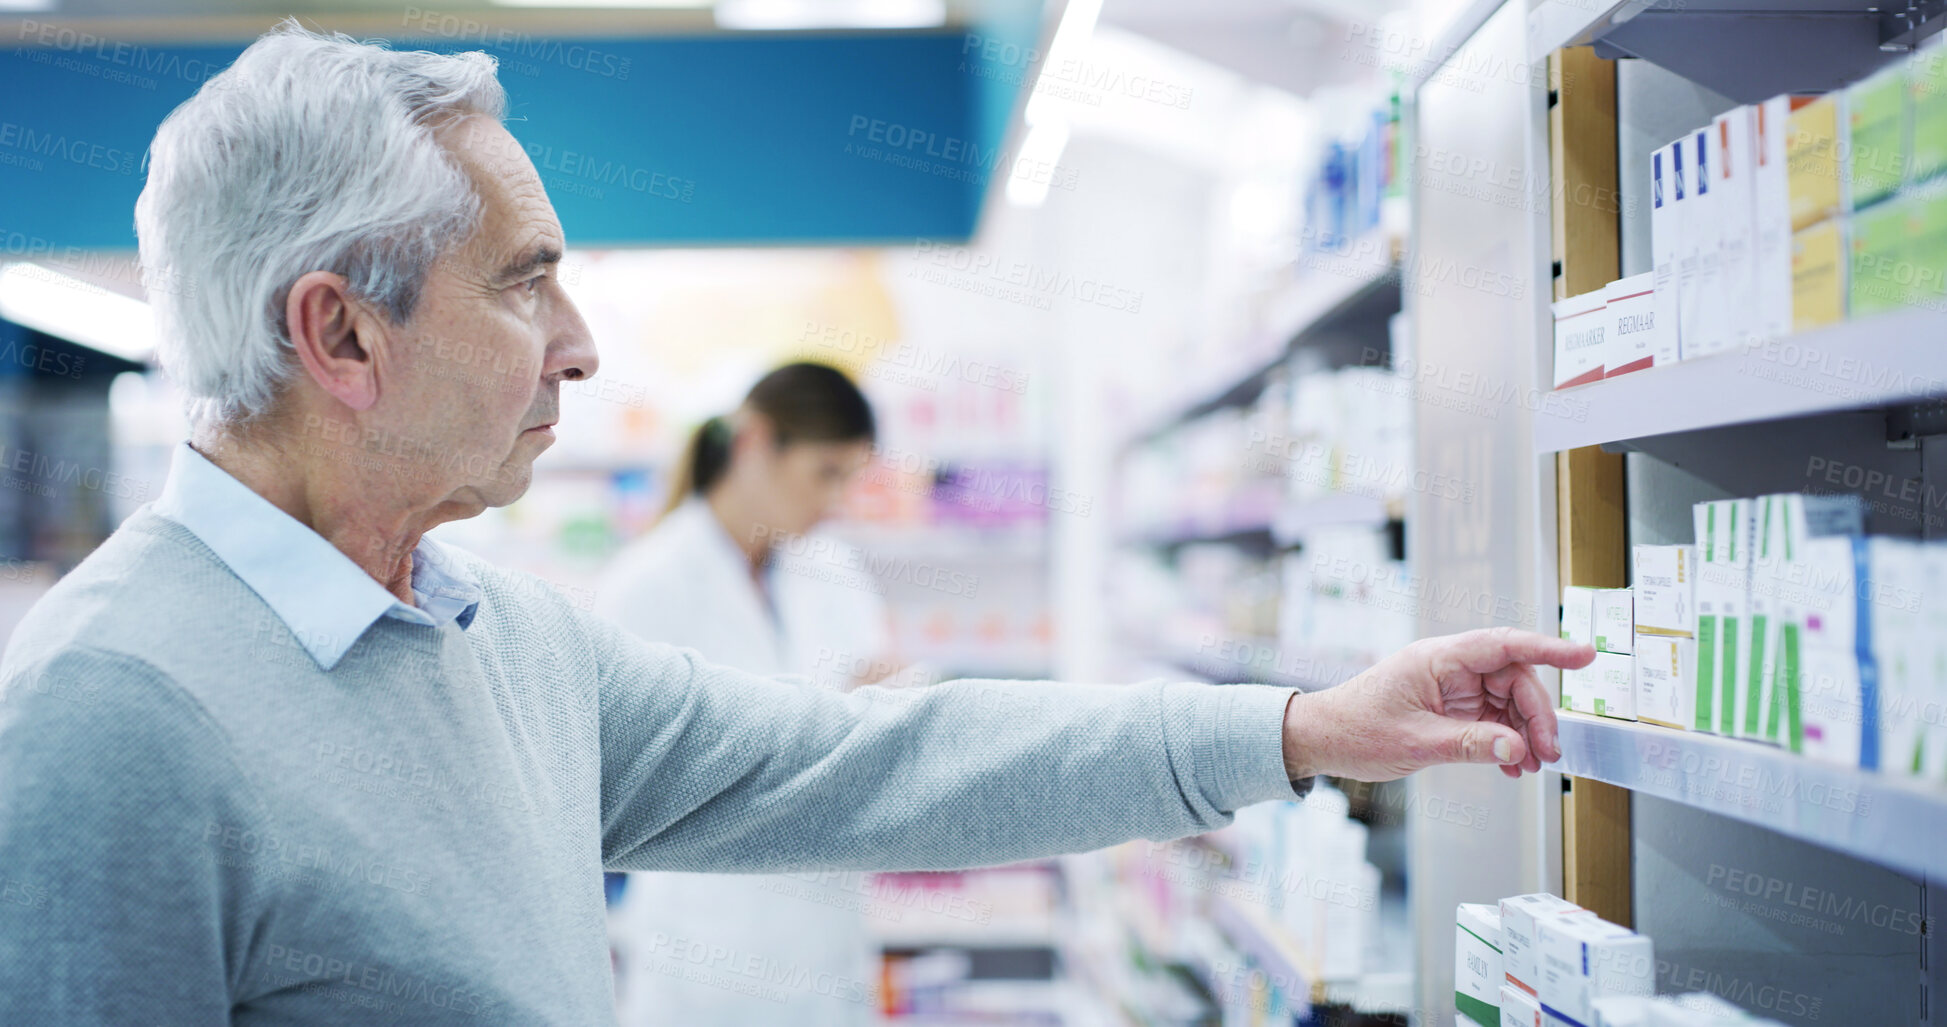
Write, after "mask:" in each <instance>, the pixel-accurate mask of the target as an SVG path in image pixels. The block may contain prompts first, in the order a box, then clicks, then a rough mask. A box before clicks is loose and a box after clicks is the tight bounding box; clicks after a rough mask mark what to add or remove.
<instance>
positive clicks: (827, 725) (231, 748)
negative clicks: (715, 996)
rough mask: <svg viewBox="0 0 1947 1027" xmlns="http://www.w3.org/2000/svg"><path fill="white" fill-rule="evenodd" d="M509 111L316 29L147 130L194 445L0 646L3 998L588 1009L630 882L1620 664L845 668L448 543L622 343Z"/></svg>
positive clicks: (1169, 831)
mask: <svg viewBox="0 0 1947 1027" xmlns="http://www.w3.org/2000/svg"><path fill="white" fill-rule="evenodd" d="M502 104H503V97H502V93H501V90H500V88H499V86H498V85H497V83H496V81H495V78H494V64H493V62H492V60H491V59H490V58H488V57H486V56H485V55H482V54H461V55H457V56H439V55H434V54H429V53H398V52H392V51H389V50H386V49H383V48H380V47H374V46H366V45H360V44H357V43H355V42H353V41H351V40H349V39H345V38H342V37H337V38H328V37H321V36H316V35H312V34H309V33H306V32H304V31H302V30H301V29H298V28H296V27H295V26H292V25H287V26H285V27H282V28H280V29H279V30H277V31H274V32H272V33H271V34H269V35H267V36H265V37H264V38H263V39H260V40H259V41H257V42H256V43H255V44H254V45H252V46H251V47H250V48H249V49H248V50H246V51H245V52H244V54H243V55H242V56H241V57H240V58H238V60H237V62H236V64H235V65H233V66H232V67H231V68H230V69H229V70H227V71H225V72H224V73H223V74H221V75H218V76H216V77H215V78H213V79H211V80H210V81H209V82H208V83H207V84H206V85H205V86H204V87H203V88H202V89H201V90H200V91H199V92H198V93H197V94H196V95H195V96H194V97H193V98H191V99H190V100H189V101H188V102H186V103H184V104H183V105H182V106H181V107H180V108H178V109H177V110H176V111H175V112H174V113H173V114H171V115H170V116H169V118H168V119H167V120H166V121H165V122H164V123H163V124H162V126H161V128H160V130H159V131H158V132H157V134H156V139H155V144H154V149H153V153H152V162H151V165H150V169H149V178H148V183H147V187H146V188H145V189H144V191H143V193H142V197H141V200H140V201H139V202H138V204H137V206H136V219H137V226H138V229H139V234H140V239H141V255H142V260H143V263H144V266H145V268H147V269H148V270H149V271H150V272H151V273H152V274H153V275H155V280H168V281H191V282H193V283H194V288H193V289H183V290H159V291H158V292H157V294H156V295H155V296H154V304H155V309H156V313H157V316H158V318H159V320H160V327H161V332H162V338H163V340H164V345H163V349H162V360H163V365H164V367H165V369H166V370H167V371H168V373H169V374H170V375H171V376H172V377H173V378H174V380H175V381H176V382H177V384H178V385H179V386H180V387H181V388H182V389H183V390H184V391H185V392H186V393H187V394H188V395H189V396H190V397H191V401H192V404H193V410H192V413H193V415H194V417H193V420H194V425H195V427H194V433H193V437H192V438H191V440H190V441H189V442H188V443H185V444H183V445H182V446H180V447H178V449H177V450H176V452H175V457H174V463H173V466H172V467H171V469H170V473H169V478H168V481H167V483H166V485H165V486H164V488H163V490H162V493H161V495H160V497H159V498H158V499H157V500H156V501H155V502H153V503H151V504H149V505H147V506H145V507H144V508H142V509H140V510H138V511H137V512H136V513H135V514H134V515H133V516H131V517H130V518H129V519H128V521H127V522H126V523H125V524H123V525H122V526H121V528H120V529H119V530H117V531H116V532H115V533H114V535H113V536H112V537H110V538H109V539H108V540H107V541H106V542H105V543H103V545H102V546H101V548H100V549H98V550H97V551H96V552H95V553H94V554H93V555H92V556H90V557H89V558H88V559H87V560H86V561H84V562H83V563H82V564H81V565H80V566H79V567H77V568H76V569H75V570H74V572H73V573H71V574H69V575H68V576H67V577H66V578H65V579H63V580H62V581H61V582H60V583H59V584H58V585H57V586H55V588H54V589H53V590H52V591H51V592H50V593H49V594H48V595H47V596H46V597H45V598H44V599H43V600H42V601H41V602H40V603H39V604H38V605H37V606H36V607H35V609H34V610H33V611H32V612H31V613H30V614H29V615H28V617H27V619H26V620H25V621H24V622H23V623H22V624H21V626H20V628H19V630H18V632H17V633H16V634H15V636H14V640H13V643H12V645H11V646H10V647H9V649H8V650H7V653H6V657H5V661H4V664H0V689H3V690H4V691H3V692H0V696H3V698H0V876H4V878H5V883H6V887H7V889H8V893H9V896H10V901H8V902H6V903H0V1023H7V1024H56V1023H58V1024H70V1025H71V1024H168V1025H171V1027H186V1025H194V1024H217V1023H224V1022H233V1023H248V1024H260V1023H261V1024H270V1023H304V1024H340V1023H343V1024H354V1023H376V1022H387V1023H423V1024H446V1023H456V1024H457V1023H478V1022H497V1023H512V1024H543V1023H546V1024H577V1025H580V1024H590V1023H598V1022H603V1021H606V1020H609V1019H610V1018H611V1015H612V1014H611V1012H610V983H609V972H608V961H607V953H606V950H605V937H604V933H603V930H602V922H603V902H602V892H601V883H600V875H599V874H598V873H597V872H596V871H597V870H598V868H601V867H611V868H616V869H685V870H707V871H763V870H779V869H789V868H809V867H831V868H945V867H963V866H969V865H976V864H986V863H998V862H1004V861H1010V860H1019V859H1025V858H1029V857H1035V856H1045V855H1048V854H1052V853H1059V852H1068V851H1078V850H1085V849H1092V848H1095V847H1098V846H1103V845H1108V844H1111V843H1114V842H1119V841H1123V840H1126V839H1130V838H1136V837H1145V838H1154V839H1165V838H1174V837H1178V836H1182V835H1186V834H1190V833H1193V832H1198V831H1207V830H1210V829H1212V828H1215V827H1219V826H1222V825H1224V824H1226V823H1228V822H1229V821H1230V820H1231V817H1232V815H1233V813H1234V811H1236V810H1237V809H1238V808H1240V807H1242V806H1245V805H1248V804H1250V803H1255V802H1263V801H1267V800H1274V799H1290V798H1293V797H1294V796H1296V795H1298V794H1300V792H1301V791H1302V788H1303V786H1304V784H1305V782H1306V781H1307V779H1309V778H1310V777H1311V776H1313V775H1316V774H1335V775H1344V776H1349V777H1355V778H1361V779H1368V780H1377V779H1385V778H1391V777H1396V776H1399V775H1403V774H1407V773H1411V772H1412V771H1414V770H1416V769H1418V768H1420V767H1423V766H1427V765H1430V764H1433V763H1437V762H1446V761H1465V762H1476V763H1491V764H1499V765H1500V766H1501V769H1502V771H1503V772H1504V773H1507V774H1510V775H1514V776H1518V775H1519V774H1520V773H1521V772H1522V771H1523V770H1524V769H1525V770H1528V771H1533V770H1537V769H1539V766H1540V764H1539V760H1542V759H1553V758H1556V757H1557V756H1558V755H1559V753H1558V751H1557V743H1556V734H1555V720H1554V716H1553V714H1552V713H1551V712H1550V709H1549V701H1548V696H1547V693H1546V692H1545V691H1544V690H1543V688H1542V686H1541V684H1540V683H1539V682H1538V681H1537V679H1536V677H1535V675H1534V673H1533V670H1532V667H1533V665H1535V664H1541V663H1548V664H1555V665H1560V666H1581V665H1585V664H1586V663H1588V662H1589V661H1590V660H1592V659H1593V658H1594V653H1593V652H1592V651H1591V650H1590V649H1589V648H1587V647H1584V646H1574V645H1570V644H1568V643H1566V642H1562V641H1560V640H1556V639H1550V638H1546V637H1542V636H1539V635H1533V634H1525V633H1519V632H1510V631H1505V630H1503V631H1487V632H1475V633H1470V634H1463V635H1457V636H1451V637H1447V638H1440V639H1430V640H1426V641H1422V642H1419V643H1416V644H1414V645H1413V646H1411V647H1409V648H1408V649H1406V650H1405V651H1403V652H1401V653H1399V654H1397V655H1395V656H1393V657H1391V658H1390V659H1388V660H1387V661H1385V662H1384V663H1382V664H1380V665H1379V666H1378V667H1375V668H1373V669H1372V670H1370V671H1368V672H1367V673H1365V674H1363V675H1361V676H1360V677H1358V678H1356V679H1354V680H1353V681H1351V682H1348V683H1347V684H1345V685H1343V686H1341V687H1339V688H1337V689H1333V690H1330V691H1326V692H1320V693H1313V694H1298V693H1295V692H1292V691H1290V690H1286V689H1278V688H1271V687H1266V686H1259V685H1230V686H1210V685H1199V684H1146V685H1140V686H1130V687H1121V688H1117V687H1108V686H1086V685H1069V684H1055V683H1045V682H1043V683H1027V682H1019V683H1004V682H960V683H953V684H947V685H943V686H940V687H938V688H935V689H930V690H925V691H923V692H920V693H915V694H907V695H900V694H898V693H888V692H885V691H883V690H878V689H864V690H861V691H859V692H855V693H852V694H836V693H827V692H822V691H818V690H811V689H801V688H797V687H792V686H790V685H788V684H784V683H779V682H776V681H772V680H767V679H762V678H758V677H753V676H750V675H747V674H743V673H738V672H734V671H730V670H726V669H722V668H718V667H713V666H710V665H707V664H705V663H703V662H701V661H700V660H699V659H698V658H697V657H696V656H695V655H694V654H693V653H691V652H689V651H687V650H678V649H671V648H668V647H663V646H657V645H651V644H646V643H642V642H638V641H634V640H632V639H631V637H630V636H627V635H625V634H624V633H622V632H621V631H619V630H618V629H616V628H615V627H612V626H610V625H609V624H607V623H605V622H602V621H600V620H598V619H595V618H592V617H590V616H587V615H585V614H583V613H581V612H580V611H578V610H577V609H575V608H574V607H573V606H572V605H570V604H569V603H567V602H565V601H563V600H562V599H560V598H559V597H557V596H556V595H555V594H554V593H553V592H552V591H551V590H549V589H548V588H546V587H545V586H543V585H542V584H540V583H539V582H538V581H536V580H535V579H533V578H531V577H527V576H524V575H519V574H514V573H510V572H508V571H504V570H500V569H497V568H494V567H492V566H489V565H487V564H485V563H483V562H482V561H480V560H479V559H477V558H475V557H473V556H471V555H469V554H467V553H464V552H462V551H460V550H457V549H454V548H450V547H446V546H442V545H440V544H438V543H436V542H434V541H433V540H431V539H428V538H426V537H425V532H426V531H427V529H429V528H431V527H433V526H434V525H436V524H440V523H442V522H445V521H451V520H455V519H457V518H462V517H471V516H474V515H476V514H478V513H480V512H481V511H482V510H485V509H486V508H488V507H491V506H502V505H505V504H507V503H510V502H512V501H514V500H515V499H516V498H517V497H519V496H520V495H521V493H522V491H523V490H524V489H525V488H526V487H527V484H528V481H529V475H530V468H531V465H532V463H533V461H534V459H535V457H536V456H538V455H539V454H540V453H541V451H542V450H544V449H546V448H547V447H548V445H549V442H550V440H551V439H552V437H553V436H552V433H551V431H550V425H552V424H553V422H554V420H555V417H556V412H557V410H558V401H559V390H560V386H561V383H562V382H563V381H579V380H583V379H586V378H588V377H590V376H591V375H593V374H594V373H595V370H596V363H597V358H596V355H595V347H594V344H593V342H592V341H591V339H590V338H589V333H588V330H587V328H586V326H585V325H584V324H583V323H582V320H581V317H580V316H579V315H578V314H577V313H576V311H575V308H574V305H573V304H572V303H570V302H569V300H568V297H567V295H566V294H565V293H564V292H563V291H562V288H561V284H560V282H559V281H558V280H557V278H556V276H555V268H556V264H557V262H558V261H559V259H560V256H561V251H562V247H563V245H564V242H565V241H564V239H563V238H562V232H561V227H560V225H559V224H558V223H557V221H556V219H555V215H554V211H553V209H552V207H551V206H550V205H549V202H548V198H547V196H546V194H545V192H544V191H543V190H542V187H541V181H540V179H539V178H538V177H537V175H536V173H535V171H534V168H533V167H532V166H531V165H530V164H529V162H528V160H527V158H526V156H525V155H524V154H523V152H522V150H521V147H520V146H519V145H518V144H517V143H516V142H515V140H514V139H513V137H512V136H511V135H509V134H508V133H507V131H506V130H505V129H504V128H502V127H501V124H500V120H501V113H502ZM1022 710H1031V711H1033V715H1031V716H1023V715H1021V711H1022ZM781 1015H782V1016H784V1017H785V1018H787V1019H788V1012H784V1011H781Z"/></svg>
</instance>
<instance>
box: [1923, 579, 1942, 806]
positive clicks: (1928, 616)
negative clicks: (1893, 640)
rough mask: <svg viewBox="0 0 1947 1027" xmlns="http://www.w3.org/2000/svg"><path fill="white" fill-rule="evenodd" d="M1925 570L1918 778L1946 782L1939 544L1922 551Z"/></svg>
mask: <svg viewBox="0 0 1947 1027" xmlns="http://www.w3.org/2000/svg"><path fill="white" fill-rule="evenodd" d="M1921 554H1922V555H1921V562H1922V563H1923V564H1924V566H1925V568H1926V574H1927V577H1926V593H1925V595H1924V596H1923V598H1922V601H1921V603H1920V617H1921V625H1920V643H1921V645H1922V647H1923V648H1922V652H1921V657H1922V659H1923V660H1924V662H1923V663H1922V664H1921V670H1920V681H1921V682H1923V683H1924V684H1925V685H1926V686H1927V688H1928V693H1927V699H1926V706H1925V707H1924V709H1925V710H1926V711H1927V712H1926V713H1925V714H1924V715H1923V716H1922V717H1921V718H1920V719H1921V722H1922V724H1923V725H1924V727H1923V728H1922V731H1923V732H1924V735H1925V737H1924V738H1923V740H1922V744H1923V746H1924V749H1925V759H1924V761H1923V762H1922V764H1921V766H1920V776H1921V777H1924V778H1926V779H1927V780H1929V781H1934V782H1940V781H1947V716H1943V711H1947V546H1942V545H1941V544H1939V543H1938V542H1935V543H1931V544H1928V545H1926V546H1923V547H1921Z"/></svg>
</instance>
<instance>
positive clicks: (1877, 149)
mask: <svg viewBox="0 0 1947 1027" xmlns="http://www.w3.org/2000/svg"><path fill="white" fill-rule="evenodd" d="M1907 74H1908V72H1907V67H1906V64H1905V62H1900V63H1897V64H1894V65H1892V66H1890V67H1888V68H1885V69H1884V70H1882V71H1880V72H1878V73H1877V74H1874V75H1872V76H1870V77H1868V78H1865V79H1862V80H1860V81H1858V82H1855V83H1853V84H1852V85H1851V86H1849V87H1847V89H1846V99H1845V107H1846V143H1845V145H1844V147H1843V148H1842V149H1843V152H1844V153H1845V154H1846V184H1847V191H1848V193H1849V195H1850V196H1851V200H1852V209H1853V210H1864V209H1866V208H1867V207H1870V206H1872V205H1873V204H1875V203H1878V202H1879V201H1880V200H1883V199H1885V198H1886V197H1888V196H1891V195H1892V194H1893V190H1895V189H1898V188H1899V187H1900V183H1901V182H1903V181H1905V180H1906V165H1907V129H1908V121H1909V117H1910V111H1909V108H1908V102H1909V100H1910V98H1911V97H1910V93H1909V90H1908V85H1907Z"/></svg>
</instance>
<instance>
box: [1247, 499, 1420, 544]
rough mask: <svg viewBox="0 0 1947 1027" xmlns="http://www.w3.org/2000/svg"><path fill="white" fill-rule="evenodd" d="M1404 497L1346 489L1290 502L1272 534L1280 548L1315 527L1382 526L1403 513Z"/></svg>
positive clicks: (1395, 519)
mask: <svg viewBox="0 0 1947 1027" xmlns="http://www.w3.org/2000/svg"><path fill="white" fill-rule="evenodd" d="M1405 510H1406V504H1405V501H1404V500H1401V499H1398V498H1393V499H1387V498H1383V497H1380V496H1360V495H1354V494H1352V493H1349V492H1342V493H1339V494H1337V495H1331V496H1321V497H1318V498H1316V499H1308V500H1305V501H1304V502H1301V503H1293V504H1291V505H1289V506H1287V507H1286V508H1285V509H1284V510H1282V511H1280V512H1279V513H1278V519H1277V521H1276V522H1274V523H1273V524H1272V525H1271V536H1272V538H1273V539H1274V540H1275V541H1276V542H1277V544H1278V545H1279V546H1281V547H1283V546H1294V545H1297V544H1298V543H1299V542H1301V541H1302V540H1303V539H1304V537H1305V535H1307V534H1309V533H1310V532H1312V531H1314V530H1316V529H1318V528H1329V527H1368V528H1380V527H1384V526H1385V525H1386V524H1387V523H1388V522H1390V521H1397V520H1402V519H1403V518H1404V516H1405Z"/></svg>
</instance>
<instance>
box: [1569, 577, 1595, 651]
mask: <svg viewBox="0 0 1947 1027" xmlns="http://www.w3.org/2000/svg"><path fill="white" fill-rule="evenodd" d="M1596 591H1597V590H1596V589H1593V588H1587V587H1584V586H1582V585H1564V586H1562V637H1563V638H1565V639H1568V640H1569V641H1571V642H1580V643H1582V644H1584V645H1592V644H1594V643H1595V594H1596Z"/></svg>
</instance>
